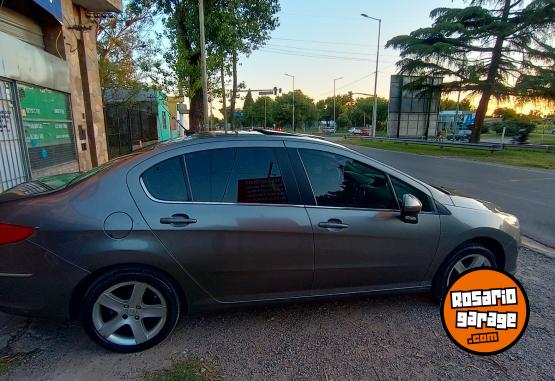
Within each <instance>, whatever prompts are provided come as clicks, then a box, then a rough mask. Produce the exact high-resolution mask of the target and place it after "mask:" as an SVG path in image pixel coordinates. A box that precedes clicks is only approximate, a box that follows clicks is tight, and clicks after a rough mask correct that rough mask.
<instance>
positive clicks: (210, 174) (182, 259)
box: [128, 140, 314, 301]
mask: <svg viewBox="0 0 555 381" xmlns="http://www.w3.org/2000/svg"><path fill="white" fill-rule="evenodd" d="M168 160H169V161H168ZM128 179H129V182H131V183H133V184H130V189H131V190H132V194H133V197H134V198H135V200H136V202H137V204H138V206H139V209H140V210H141V212H142V214H143V216H144V217H145V219H146V221H147V222H148V224H149V225H150V227H151V229H152V230H153V231H154V232H155V234H156V235H157V236H158V237H159V238H160V240H161V241H162V242H163V243H164V245H165V246H166V247H167V248H168V250H169V251H170V252H171V253H172V255H174V256H175V258H176V259H177V261H178V262H179V263H180V264H181V265H182V266H183V268H184V269H185V270H186V271H187V273H188V274H189V275H190V276H191V277H192V278H193V279H194V281H196V282H197V283H198V284H199V285H200V286H201V287H203V288H204V289H205V291H206V292H208V293H209V294H210V295H211V296H212V297H214V298H215V299H217V300H220V301H249V300H257V299H272V298H281V297H289V296H293V295H300V294H304V293H307V294H308V293H309V292H310V287H311V284H312V280H313V275H314V251H313V239H312V227H311V224H310V220H309V218H308V214H307V212H306V210H305V208H304V207H303V205H301V202H300V195H299V191H298V188H297V185H296V183H295V179H294V175H293V174H292V171H291V166H290V162H289V158H288V155H287V153H286V150H285V148H284V145H283V142H282V141H277V140H271V141H259V140H257V141H256V146H255V147H253V142H249V141H236V140H232V141H229V142H220V143H215V142H212V143H203V144H195V145H192V146H191V147H189V148H187V149H181V150H174V151H172V152H171V153H164V154H161V155H159V156H157V157H155V158H152V159H150V160H148V161H147V162H144V163H142V164H141V165H140V166H138V167H136V168H134V169H133V170H132V171H131V172H130V173H129V176H128Z"/></svg>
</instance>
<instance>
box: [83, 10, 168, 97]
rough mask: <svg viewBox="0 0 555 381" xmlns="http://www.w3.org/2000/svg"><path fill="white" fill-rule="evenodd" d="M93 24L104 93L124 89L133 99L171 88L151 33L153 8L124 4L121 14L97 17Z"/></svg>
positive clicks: (153, 17) (154, 36)
mask: <svg viewBox="0 0 555 381" xmlns="http://www.w3.org/2000/svg"><path fill="white" fill-rule="evenodd" d="M93 21H94V23H95V25H96V46H97V58H98V68H99V74H100V87H101V88H102V89H103V90H104V89H126V90H130V91H129V94H130V97H132V96H133V95H134V94H135V93H136V92H137V91H139V90H141V89H144V88H146V87H157V88H168V87H170V86H171V85H172V82H171V76H168V75H167V73H166V71H165V70H164V68H163V67H162V60H161V57H160V55H158V54H156V44H155V42H154V40H155V39H156V38H157V37H158V36H157V34H156V33H155V32H151V29H152V27H153V25H154V23H155V14H154V11H153V9H152V8H150V7H141V6H137V4H136V3H134V2H127V3H125V8H124V10H123V12H122V13H119V14H110V15H109V16H105V15H101V16H97V17H95V18H94V19H93Z"/></svg>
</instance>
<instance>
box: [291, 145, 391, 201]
mask: <svg viewBox="0 0 555 381" xmlns="http://www.w3.org/2000/svg"><path fill="white" fill-rule="evenodd" d="M299 151H300V154H301V158H302V160H303V164H304V167H305V169H306V172H307V175H308V178H309V180H310V183H311V185H312V190H313V192H314V196H315V197H316V203H317V204H318V205H321V206H340V207H354V208H371V209H396V208H397V203H396V202H395V199H394V197H393V193H392V192H391V189H390V187H389V184H388V182H387V177H386V176H385V175H384V174H383V173H382V172H380V171H378V170H376V169H374V168H372V167H370V166H368V165H366V164H363V163H361V162H358V161H356V160H353V159H349V158H347V157H344V156H339V155H335V154H332V153H328V152H322V151H314V150H305V149H301V150H299Z"/></svg>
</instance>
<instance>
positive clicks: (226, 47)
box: [207, 0, 280, 126]
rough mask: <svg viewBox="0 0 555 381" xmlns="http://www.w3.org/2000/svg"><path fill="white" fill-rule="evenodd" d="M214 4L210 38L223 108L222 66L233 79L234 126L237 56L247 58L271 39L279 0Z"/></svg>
mask: <svg viewBox="0 0 555 381" xmlns="http://www.w3.org/2000/svg"><path fill="white" fill-rule="evenodd" d="M211 1H213V2H214V3H215V6H214V7H212V12H210V13H208V14H207V20H208V22H209V24H210V30H211V34H213V35H214V44H213V45H214V51H215V52H216V56H217V57H219V63H220V71H221V78H222V79H221V87H222V94H223V97H224V99H223V103H224V104H225V84H224V82H225V81H224V79H223V76H224V70H223V67H224V65H226V63H227V64H229V65H230V72H231V76H232V90H231V100H230V103H231V104H230V107H231V113H230V116H231V123H232V126H235V100H236V97H237V90H238V80H237V66H238V60H239V55H240V54H244V55H246V56H249V55H250V54H251V53H252V51H254V50H256V49H258V48H260V47H261V46H263V45H264V44H265V42H266V41H267V40H269V38H270V32H271V31H273V30H274V29H275V28H277V27H278V26H279V20H278V18H277V16H276V14H277V13H278V12H279V10H280V6H279V0H211Z"/></svg>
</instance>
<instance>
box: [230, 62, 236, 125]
mask: <svg viewBox="0 0 555 381" xmlns="http://www.w3.org/2000/svg"><path fill="white" fill-rule="evenodd" d="M231 67H232V69H231V70H232V75H233V89H232V90H231V101H230V104H231V105H230V110H229V111H230V113H231V129H233V130H235V129H236V128H237V121H236V119H235V99H236V98H237V52H236V51H234V52H233V53H232V56H231Z"/></svg>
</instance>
